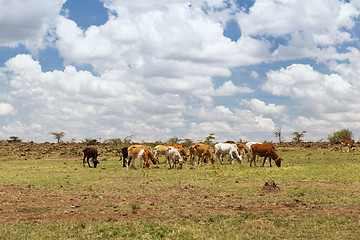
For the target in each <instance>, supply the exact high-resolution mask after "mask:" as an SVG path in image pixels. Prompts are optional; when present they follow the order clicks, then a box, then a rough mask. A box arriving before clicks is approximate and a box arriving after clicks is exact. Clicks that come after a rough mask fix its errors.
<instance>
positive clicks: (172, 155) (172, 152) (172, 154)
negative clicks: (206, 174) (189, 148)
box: [166, 146, 183, 169]
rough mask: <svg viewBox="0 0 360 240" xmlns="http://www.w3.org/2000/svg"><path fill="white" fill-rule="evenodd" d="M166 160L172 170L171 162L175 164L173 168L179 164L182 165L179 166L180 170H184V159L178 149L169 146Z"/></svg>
mask: <svg viewBox="0 0 360 240" xmlns="http://www.w3.org/2000/svg"><path fill="white" fill-rule="evenodd" d="M166 159H167V161H168V163H169V167H170V169H171V168H173V167H172V166H171V161H172V162H173V166H175V167H176V163H177V162H179V164H180V165H179V167H178V169H182V165H183V158H182V156H181V153H180V150H179V149H178V148H175V147H172V146H169V147H168V149H167V150H166Z"/></svg>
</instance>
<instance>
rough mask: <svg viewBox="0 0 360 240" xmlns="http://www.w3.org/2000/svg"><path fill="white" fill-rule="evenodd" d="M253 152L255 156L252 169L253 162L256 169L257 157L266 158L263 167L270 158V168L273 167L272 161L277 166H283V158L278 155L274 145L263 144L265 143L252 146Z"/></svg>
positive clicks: (252, 160)
mask: <svg viewBox="0 0 360 240" xmlns="http://www.w3.org/2000/svg"><path fill="white" fill-rule="evenodd" d="M251 152H252V154H253V156H252V159H251V161H250V167H252V162H254V165H255V167H256V161H255V159H256V156H257V155H258V156H260V157H264V161H263V164H262V166H264V164H265V161H266V159H267V158H269V163H270V167H272V166H271V160H274V161H275V164H276V166H278V167H280V166H281V160H282V159H281V158H279V156H278V155H277V154H276V152H275V148H274V146H272V145H268V144H263V143H256V144H253V145H251Z"/></svg>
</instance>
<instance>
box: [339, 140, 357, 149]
mask: <svg viewBox="0 0 360 240" xmlns="http://www.w3.org/2000/svg"><path fill="white" fill-rule="evenodd" d="M344 147H348V148H349V152H350V151H351V150H355V144H354V142H353V140H348V139H341V140H340V152H344Z"/></svg>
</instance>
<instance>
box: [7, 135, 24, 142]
mask: <svg viewBox="0 0 360 240" xmlns="http://www.w3.org/2000/svg"><path fill="white" fill-rule="evenodd" d="M21 141H22V139H20V138H19V137H17V136H11V137H10V139H9V140H8V142H21Z"/></svg>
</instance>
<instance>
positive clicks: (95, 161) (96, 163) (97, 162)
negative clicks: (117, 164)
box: [94, 159, 100, 168]
mask: <svg viewBox="0 0 360 240" xmlns="http://www.w3.org/2000/svg"><path fill="white" fill-rule="evenodd" d="M98 164H100V162H99V161H98V160H97V159H95V160H94V168H96V166H97V165H98Z"/></svg>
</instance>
